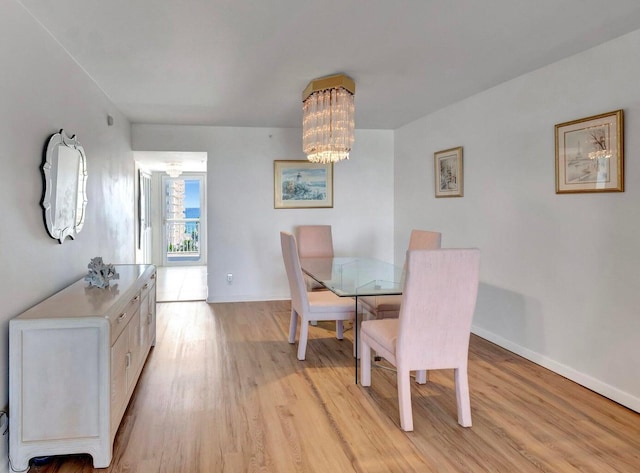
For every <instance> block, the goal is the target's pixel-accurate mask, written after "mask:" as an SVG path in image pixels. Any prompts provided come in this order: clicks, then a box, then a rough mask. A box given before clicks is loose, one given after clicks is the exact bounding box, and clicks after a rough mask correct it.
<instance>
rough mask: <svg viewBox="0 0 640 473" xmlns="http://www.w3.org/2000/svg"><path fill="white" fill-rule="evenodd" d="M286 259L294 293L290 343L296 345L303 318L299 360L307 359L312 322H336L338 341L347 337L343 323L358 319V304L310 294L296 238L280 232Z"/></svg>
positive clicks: (326, 293) (324, 294)
mask: <svg viewBox="0 0 640 473" xmlns="http://www.w3.org/2000/svg"><path fill="white" fill-rule="evenodd" d="M280 244H281V247H282V257H283V259H284V266H285V269H286V271H287V279H288V281H289V290H290V292H291V320H290V322H289V343H295V341H296V332H297V329H298V319H300V341H299V342H298V359H299V360H304V359H305V356H306V349H307V339H308V337H309V324H310V322H311V321H318V320H335V321H336V338H338V339H339V340H342V338H343V336H344V327H343V321H345V320H352V319H353V318H355V304H354V302H353V299H351V298H349V297H344V298H342V297H338V296H336V295H335V294H334V293H333V292H331V291H307V288H306V286H305V284H304V279H303V273H302V268H301V266H300V258H299V257H298V248H297V244H296V238H295V236H293V234H291V233H288V232H280Z"/></svg>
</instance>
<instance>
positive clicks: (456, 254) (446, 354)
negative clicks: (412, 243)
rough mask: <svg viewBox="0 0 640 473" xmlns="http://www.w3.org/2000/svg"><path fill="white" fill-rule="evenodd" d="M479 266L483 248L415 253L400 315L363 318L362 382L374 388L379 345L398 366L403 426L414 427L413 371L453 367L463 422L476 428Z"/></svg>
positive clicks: (410, 257)
mask: <svg viewBox="0 0 640 473" xmlns="http://www.w3.org/2000/svg"><path fill="white" fill-rule="evenodd" d="M479 266H480V251H479V250H478V249H444V250H431V251H425V250H417V251H409V252H408V253H407V275H406V282H405V288H404V289H405V290H404V292H403V294H402V305H401V306H400V316H399V317H398V318H397V319H380V320H365V321H364V322H362V326H361V328H360V341H361V345H360V347H361V352H360V363H361V373H362V374H361V381H362V385H363V386H371V350H372V349H373V350H375V351H376V352H377V354H378V355H380V356H382V357H384V358H385V359H386V360H387V361H389V362H390V363H391V364H393V365H394V366H395V367H396V369H397V384H398V408H399V411H400V426H401V427H402V430H405V431H411V430H413V413H412V409H411V385H410V377H409V373H410V371H412V370H418V371H420V370H434V369H451V368H453V370H454V379H455V385H456V400H457V409H458V423H459V424H460V425H462V426H463V427H471V403H470V399H469V381H468V376H467V365H468V357H469V338H470V333H471V321H472V319H473V313H474V310H475V305H476V297H477V293H478V278H479ZM425 381H426V377H425V378H424V380H423V381H422V382H425ZM418 382H421V381H420V379H418Z"/></svg>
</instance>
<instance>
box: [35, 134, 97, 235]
mask: <svg viewBox="0 0 640 473" xmlns="http://www.w3.org/2000/svg"><path fill="white" fill-rule="evenodd" d="M61 153H64V156H66V157H65V159H64V162H63V163H62V164H63V165H62V166H61V165H60V155H61ZM70 153H71V154H70ZM74 169H77V173H76V172H75V171H72V170H74ZM42 178H43V193H42V201H41V206H42V209H43V211H44V224H45V227H46V229H47V233H49V236H51V238H55V239H57V240H58V241H59V242H60V244H62V243H63V242H64V240H65V239H66V238H67V237H69V238H71V239H75V237H76V235H77V234H78V233H79V232H80V230H82V226H83V225H84V219H85V212H86V207H87V158H86V156H85V153H84V148H83V147H82V146H81V145H80V142H79V141H78V139H77V138H76V135H73V136H71V137H69V136H67V134H66V133H65V132H64V130H60V132H58V133H54V134H53V135H51V136H50V137H49V139H48V140H47V145H46V148H45V152H44V159H43V163H42Z"/></svg>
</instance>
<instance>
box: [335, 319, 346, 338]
mask: <svg viewBox="0 0 640 473" xmlns="http://www.w3.org/2000/svg"><path fill="white" fill-rule="evenodd" d="M336 338H337V339H338V340H342V339H343V338H344V324H343V323H342V320H336Z"/></svg>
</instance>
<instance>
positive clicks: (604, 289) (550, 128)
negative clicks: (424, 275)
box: [395, 31, 640, 411]
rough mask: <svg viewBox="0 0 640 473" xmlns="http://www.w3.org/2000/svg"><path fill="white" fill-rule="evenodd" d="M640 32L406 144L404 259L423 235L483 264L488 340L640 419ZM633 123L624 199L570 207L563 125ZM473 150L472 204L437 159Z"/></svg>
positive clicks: (474, 103)
mask: <svg viewBox="0 0 640 473" xmlns="http://www.w3.org/2000/svg"><path fill="white" fill-rule="evenodd" d="M639 76H640V31H636V32H634V33H632V34H629V35H626V36H624V37H621V38H619V39H617V40H615V41H612V42H610V43H607V44H605V45H602V46H600V47H597V48H594V49H592V50H589V51H587V52H585V53H582V54H580V55H576V56H574V57H571V58H569V59H566V60H563V61H561V62H558V63H556V64H552V65H550V66H548V67H545V68H543V69H540V70H538V71H535V72H533V73H530V74H527V75H525V76H523V77H520V78H518V79H515V80H512V81H510V82H507V83H505V84H502V85H500V86H498V87H495V88H493V89H491V90H488V91H486V92H484V93H481V94H478V95H476V96H474V97H471V98H469V99H468V100H465V101H462V102H460V103H457V104H455V105H453V106H450V107H448V108H446V109H444V110H441V111H439V112H437V113H434V114H431V115H428V116H426V117H423V118H422V119H420V120H417V121H415V122H413V123H411V124H409V125H407V126H405V127H403V128H401V129H399V130H397V131H396V134H395V225H396V235H395V254H396V258H398V257H400V255H401V254H402V253H403V252H404V248H405V247H406V241H407V238H408V234H409V231H410V229H411V228H416V227H417V228H424V229H434V230H440V231H442V232H443V246H446V247H462V246H477V247H479V248H480V249H481V251H482V269H481V282H482V283H481V288H480V293H479V299H478V305H477V310H476V315H475V319H474V327H475V328H474V330H475V332H476V333H478V334H479V335H481V336H483V337H485V338H488V339H490V340H493V341H495V342H497V343H498V344H500V345H503V346H505V347H507V348H509V349H511V350H512V351H515V352H516V353H520V354H522V355H524V356H525V357H527V358H530V359H532V360H534V361H537V362H539V363H541V364H543V365H545V366H547V367H550V368H551V369H553V370H555V371H557V372H559V373H561V374H563V375H565V376H567V377H569V378H571V379H574V380H576V381H578V382H580V383H582V384H584V385H586V386H588V387H590V388H591V389H594V390H595V391H598V392H600V393H602V394H604V395H606V396H609V397H611V398H612V399H614V400H617V401H618V402H620V403H622V404H625V405H627V406H629V407H631V408H633V409H635V410H636V411H640V376H638V373H640V349H638V347H640V305H639V299H638V288H639V287H640V271H639V270H638V268H640V250H639V245H638V242H639V241H640V205H639V202H640V166H639V165H638V158H639V155H640V153H639V152H638V150H639V149H640V133H639V131H640V121H639V119H640V87H638V77H639ZM620 108H622V109H624V112H625V177H626V191H625V192H624V193H607V194H604V193H600V194H575V195H567V194H563V195H557V194H556V193H555V157H554V156H555V148H554V125H555V124H557V123H562V122H565V121H569V120H573V119H577V118H581V117H586V116H590V115H595V114H599V113H604V112H609V111H613V110H616V109H620ZM454 146H463V147H464V197H463V198H448V199H435V198H434V183H433V181H434V176H433V153H434V152H435V151H437V150H441V149H446V148H450V147H454Z"/></svg>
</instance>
